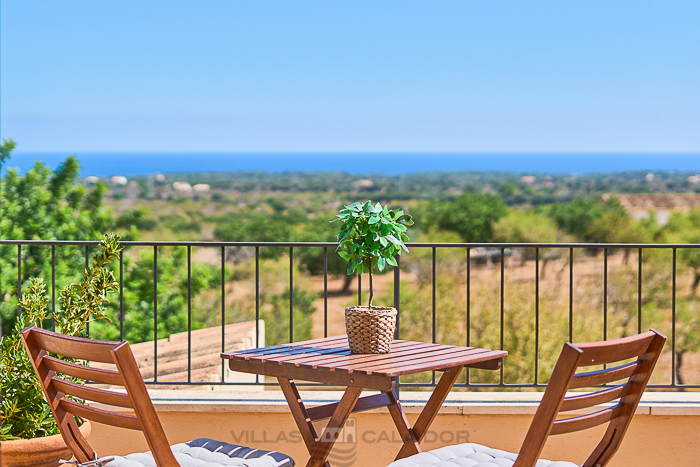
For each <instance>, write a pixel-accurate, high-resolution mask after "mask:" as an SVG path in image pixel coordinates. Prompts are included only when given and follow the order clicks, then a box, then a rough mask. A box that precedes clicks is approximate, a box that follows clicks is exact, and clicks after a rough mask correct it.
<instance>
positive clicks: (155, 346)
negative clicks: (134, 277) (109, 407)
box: [153, 245, 158, 382]
mask: <svg viewBox="0 0 700 467" xmlns="http://www.w3.org/2000/svg"><path fill="white" fill-rule="evenodd" d="M153 382H158V246H157V245H153Z"/></svg>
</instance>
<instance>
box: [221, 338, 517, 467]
mask: <svg viewBox="0 0 700 467" xmlns="http://www.w3.org/2000/svg"><path fill="white" fill-rule="evenodd" d="M506 355H508V352H504V351H502V350H489V349H479V348H473V347H457V346H453V345H439V344H430V343H425V342H411V341H402V340H395V341H394V342H393V344H392V348H391V352H389V353H387V354H381V355H352V354H351V353H350V349H349V348H348V340H347V337H346V336H336V337H327V338H324V339H315V340H310V341H305V342H295V343H291V344H283V345H273V346H270V347H262V348H259V349H250V350H240V351H235V352H226V353H223V354H221V357H222V358H225V359H228V360H229V367H230V368H231V370H233V371H240V372H244V373H254V374H258V375H266V376H275V377H277V380H278V381H279V384H280V387H281V388H282V392H283V393H284V396H285V398H286V399H287V404H289V408H290V409H291V411H292V415H293V416H294V420H295V421H296V424H297V426H298V427H299V431H300V432H301V436H302V438H303V440H304V443H305V444H306V447H307V449H308V450H309V453H310V454H311V458H310V459H309V462H308V463H307V464H306V465H307V467H321V466H324V465H325V466H327V467H328V466H330V464H329V463H328V462H327V461H326V459H327V457H328V454H329V453H330V451H331V448H332V447H333V444H334V443H335V441H336V438H337V437H338V434H339V433H340V430H341V429H342V428H343V425H344V424H345V421H346V420H347V418H348V416H349V415H350V414H351V413H353V412H360V411H363V410H369V409H373V408H376V407H383V406H386V407H387V408H388V409H389V414H390V415H391V418H392V419H393V420H394V424H395V425H396V428H397V430H398V432H399V434H400V436H401V439H402V441H403V447H402V448H401V450H400V451H399V453H398V455H397V456H396V458H397V459H400V458H403V457H407V456H410V455H413V454H417V453H419V452H422V451H421V447H420V442H421V440H422V439H423V437H424V436H425V434H426V433H427V431H428V428H429V427H430V424H431V423H432V422H433V420H434V419H435V416H436V415H437V413H438V410H439V409H440V407H441V406H442V404H443V402H444V401H445V398H447V394H448V393H449V392H450V389H451V388H452V386H453V385H454V383H455V381H456V380H457V377H458V376H459V373H460V371H461V370H462V368H463V367H471V368H480V369H487V370H497V369H499V368H500V367H501V364H502V361H503V357H505V356H506ZM431 370H436V371H444V373H443V375H442V376H441V377H440V380H439V381H438V383H437V385H436V387H435V390H434V391H433V393H432V394H431V396H430V398H429V399H428V402H427V403H426V404H425V407H424V408H423V411H422V412H421V413H420V415H419V416H418V419H417V420H416V423H415V424H414V425H413V427H411V426H410V425H409V423H408V419H407V418H406V415H405V414H404V411H403V409H402V408H401V404H400V402H399V400H398V397H397V394H396V391H395V381H396V378H397V377H398V376H402V375H409V374H413V373H420V372H423V371H431ZM295 379H297V380H303V381H313V382H318V383H325V384H330V385H334V386H345V387H347V389H346V390H345V393H344V394H343V397H342V398H341V399H340V402H337V403H335V404H327V405H322V406H318V407H309V408H307V407H305V406H304V402H303V401H302V399H301V397H300V396H299V391H298V390H297V387H296V385H295V384H294V380H295ZM363 389H373V390H378V391H381V392H380V393H379V394H375V395H371V396H365V397H360V393H361V392H362V390H363ZM325 418H330V421H329V422H328V425H327V426H326V428H325V430H324V432H323V435H322V436H321V437H320V438H319V437H318V435H317V434H316V430H315V429H314V427H313V425H312V423H311V422H312V421H315V420H322V419H325Z"/></svg>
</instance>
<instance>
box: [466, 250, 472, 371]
mask: <svg viewBox="0 0 700 467" xmlns="http://www.w3.org/2000/svg"><path fill="white" fill-rule="evenodd" d="M471 263H472V261H471V248H469V247H467V347H469V346H470V345H471V337H470V336H471V325H472V315H471V301H472V297H471V273H472V270H471V267H472V264H471ZM470 378H471V368H469V367H467V380H466V384H467V385H469V384H470Z"/></svg>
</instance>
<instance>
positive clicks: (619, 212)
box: [544, 198, 651, 243]
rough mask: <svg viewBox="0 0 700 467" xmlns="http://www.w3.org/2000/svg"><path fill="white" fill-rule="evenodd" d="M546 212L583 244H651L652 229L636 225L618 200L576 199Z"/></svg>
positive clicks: (557, 204) (554, 206) (555, 205)
mask: <svg viewBox="0 0 700 467" xmlns="http://www.w3.org/2000/svg"><path fill="white" fill-rule="evenodd" d="M544 211H545V212H546V213H547V214H548V215H549V216H550V217H551V218H552V219H554V221H555V222H556V224H557V226H558V227H559V228H560V229H562V230H563V231H565V232H567V233H569V234H571V235H574V236H575V237H576V238H577V239H579V240H580V241H586V242H594V243H636V242H644V241H649V240H651V239H650V238H649V231H648V229H645V228H644V225H643V224H640V223H635V222H634V221H633V219H632V218H631V217H630V215H629V214H627V212H626V211H625V209H624V208H623V207H622V206H621V205H620V203H619V202H618V201H617V199H615V198H610V199H608V200H605V201H604V200H598V199H592V198H591V199H585V198H580V199H576V200H574V201H572V202H570V203H566V204H561V203H555V204H553V205H551V206H550V207H549V208H546V209H544Z"/></svg>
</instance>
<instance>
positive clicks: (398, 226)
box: [331, 201, 413, 308]
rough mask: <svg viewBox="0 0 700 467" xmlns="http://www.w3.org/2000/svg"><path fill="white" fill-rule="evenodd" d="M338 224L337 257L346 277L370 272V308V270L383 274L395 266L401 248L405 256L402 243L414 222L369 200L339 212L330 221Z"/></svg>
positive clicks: (409, 217)
mask: <svg viewBox="0 0 700 467" xmlns="http://www.w3.org/2000/svg"><path fill="white" fill-rule="evenodd" d="M336 221H341V222H342V226H341V227H340V232H338V248H336V251H338V254H339V255H340V257H341V258H343V259H344V260H346V261H347V262H348V269H347V273H348V275H350V274H353V273H354V272H355V271H357V273H358V274H362V273H363V272H367V273H369V307H370V308H372V299H373V298H374V290H373V286H372V270H373V269H374V268H376V269H378V270H379V271H383V270H384V268H386V266H387V265H389V266H396V265H397V263H396V259H395V258H394V257H395V256H396V255H401V250H402V249H403V250H404V251H406V252H407V253H408V248H406V245H405V244H404V242H407V241H408V240H409V238H408V235H406V230H407V227H408V226H411V225H413V219H412V218H411V216H409V215H408V214H404V212H403V211H402V210H401V209H392V210H389V208H387V207H386V206H382V205H381V204H380V203H377V204H376V205H375V206H372V201H367V202H366V203H364V204H363V203H359V202H356V203H352V204H351V205H350V206H345V209H341V211H340V214H337V215H336V219H334V220H332V221H331V222H336Z"/></svg>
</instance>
